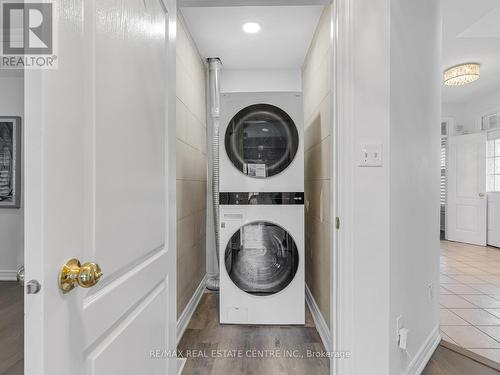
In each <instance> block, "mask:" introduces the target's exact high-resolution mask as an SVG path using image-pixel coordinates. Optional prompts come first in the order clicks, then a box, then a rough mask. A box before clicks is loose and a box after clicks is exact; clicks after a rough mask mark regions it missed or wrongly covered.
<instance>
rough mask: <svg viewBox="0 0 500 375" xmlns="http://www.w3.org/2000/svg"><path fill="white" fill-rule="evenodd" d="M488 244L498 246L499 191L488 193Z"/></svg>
mask: <svg viewBox="0 0 500 375" xmlns="http://www.w3.org/2000/svg"><path fill="white" fill-rule="evenodd" d="M488 245H491V246H496V247H500V193H488Z"/></svg>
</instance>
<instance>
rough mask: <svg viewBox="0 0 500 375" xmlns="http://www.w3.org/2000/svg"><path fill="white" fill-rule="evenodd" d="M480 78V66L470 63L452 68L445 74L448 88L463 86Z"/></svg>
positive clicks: (445, 82)
mask: <svg viewBox="0 0 500 375" xmlns="http://www.w3.org/2000/svg"><path fill="white" fill-rule="evenodd" d="M478 78H479V64H477V63H469V64H460V65H457V66H452V67H451V68H449V69H446V70H445V72H444V84H445V85H446V86H461V85H466V84H467V83H471V82H474V81H475V80H477V79H478Z"/></svg>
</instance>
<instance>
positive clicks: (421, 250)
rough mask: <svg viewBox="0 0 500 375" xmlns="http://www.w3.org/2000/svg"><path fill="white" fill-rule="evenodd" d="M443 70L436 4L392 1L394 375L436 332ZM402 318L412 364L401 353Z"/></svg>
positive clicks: (391, 326)
mask: <svg viewBox="0 0 500 375" xmlns="http://www.w3.org/2000/svg"><path fill="white" fill-rule="evenodd" d="M440 67H441V21H440V14H439V2H437V1H435V0H420V1H414V0H392V1H391V78H390V79H391V85H390V93H391V102H390V220H391V227H390V249H391V250H390V251H391V252H390V258H391V263H390V301H391V303H390V320H389V343H390V364H391V368H390V374H406V373H407V371H408V368H409V367H411V361H412V359H414V358H417V357H418V356H419V354H420V353H423V352H424V351H425V349H426V346H427V345H428V344H430V343H435V339H436V337H437V334H438V332H439V331H438V329H439V327H438V325H439V318H438V297H439V253H440V246H439V183H440V171H439V165H440V162H439V160H440V159H439V158H440V129H439V124H440V118H441V114H440V112H441V93H440V80H441V74H440V71H439V68H440ZM408 72H411V74H408ZM429 284H432V285H433V289H434V298H433V300H430V299H429V298H428V286H429ZM398 316H402V317H403V325H404V326H405V327H406V328H408V329H409V340H408V353H409V355H410V357H408V355H407V353H405V352H403V351H402V350H400V349H399V347H398V343H397V337H396V335H395V332H396V319H397V317H398ZM433 340H434V341H433Z"/></svg>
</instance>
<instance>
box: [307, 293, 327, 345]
mask: <svg viewBox="0 0 500 375" xmlns="http://www.w3.org/2000/svg"><path fill="white" fill-rule="evenodd" d="M306 302H307V306H309V310H311V314H312V316H313V319H314V324H315V325H316V329H317V331H318V333H319V336H320V337H321V341H323V345H324V346H325V350H326V351H331V350H332V347H333V341H332V334H331V333H330V329H329V328H328V325H327V324H326V321H325V318H323V315H322V314H321V311H320V310H319V307H318V304H317V303H316V301H315V300H314V297H313V295H312V293H311V290H310V289H309V287H308V286H307V284H306Z"/></svg>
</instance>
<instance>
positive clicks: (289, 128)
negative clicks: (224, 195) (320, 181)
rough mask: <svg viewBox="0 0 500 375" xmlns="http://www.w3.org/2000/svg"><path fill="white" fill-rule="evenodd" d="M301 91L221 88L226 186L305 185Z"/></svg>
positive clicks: (282, 188) (295, 188) (278, 188)
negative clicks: (226, 91)
mask: <svg viewBox="0 0 500 375" xmlns="http://www.w3.org/2000/svg"><path fill="white" fill-rule="evenodd" d="M303 123H304V122H303V110H302V94H301V93H299V92H266V93H225V94H221V118H220V125H219V143H220V144H219V160H220V168H219V171H220V172H219V173H220V180H219V181H220V182H219V183H220V187H219V190H220V191H221V192H253V191H262V192H300V191H304V136H303V135H304V124H303Z"/></svg>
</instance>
